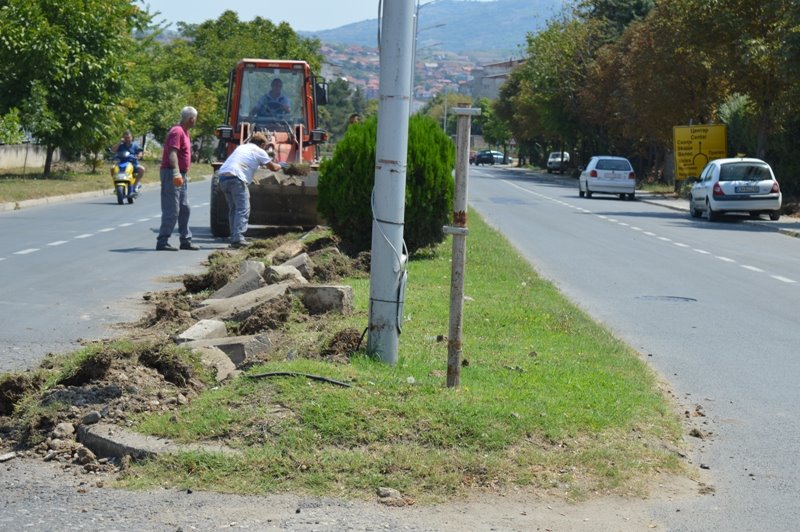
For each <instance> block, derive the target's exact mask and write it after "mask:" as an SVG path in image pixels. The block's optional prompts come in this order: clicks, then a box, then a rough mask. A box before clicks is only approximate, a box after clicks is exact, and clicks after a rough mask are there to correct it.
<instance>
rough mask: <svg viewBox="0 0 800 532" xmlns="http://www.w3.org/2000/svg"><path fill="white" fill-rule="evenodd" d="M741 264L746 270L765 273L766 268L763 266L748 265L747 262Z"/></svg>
mask: <svg viewBox="0 0 800 532" xmlns="http://www.w3.org/2000/svg"><path fill="white" fill-rule="evenodd" d="M740 266H741V267H742V268H744V269H745V270H750V271H751V272H758V273H764V270H762V269H761V268H756V267H755V266H748V265H747V264H741V265H740Z"/></svg>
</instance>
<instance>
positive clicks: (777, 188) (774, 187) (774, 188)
mask: <svg viewBox="0 0 800 532" xmlns="http://www.w3.org/2000/svg"><path fill="white" fill-rule="evenodd" d="M780 191H781V187H780V186H779V185H778V182H777V181H773V182H772V193H773V194H777V193H778V192H780Z"/></svg>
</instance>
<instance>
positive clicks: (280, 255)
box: [267, 240, 306, 264]
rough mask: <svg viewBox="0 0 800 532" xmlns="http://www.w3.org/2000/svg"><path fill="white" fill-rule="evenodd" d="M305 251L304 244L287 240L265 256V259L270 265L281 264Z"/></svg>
mask: <svg viewBox="0 0 800 532" xmlns="http://www.w3.org/2000/svg"><path fill="white" fill-rule="evenodd" d="M305 250H306V246H305V244H303V243H302V242H300V241H299V240H289V241H288V242H284V243H283V244H281V245H280V246H279V247H278V248H277V249H275V250H273V251H271V252H270V253H269V254H268V255H267V259H268V260H269V261H270V263H272V264H282V263H284V262H286V261H287V260H289V259H291V258H293V257H296V256H298V255H299V254H301V253H302V252H304V251H305Z"/></svg>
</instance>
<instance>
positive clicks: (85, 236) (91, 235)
mask: <svg viewBox="0 0 800 532" xmlns="http://www.w3.org/2000/svg"><path fill="white" fill-rule="evenodd" d="M93 236H94V235H93V234H92V233H86V234H83V235H78V236H76V237H75V240H78V239H79V238H90V237H93Z"/></svg>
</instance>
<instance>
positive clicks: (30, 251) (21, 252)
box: [14, 248, 39, 255]
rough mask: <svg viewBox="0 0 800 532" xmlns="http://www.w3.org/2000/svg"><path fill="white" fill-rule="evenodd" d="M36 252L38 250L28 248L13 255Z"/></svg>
mask: <svg viewBox="0 0 800 532" xmlns="http://www.w3.org/2000/svg"><path fill="white" fill-rule="evenodd" d="M37 251H39V248H28V249H23V250H20V251H15V252H14V255H28V254H30V253H36V252H37Z"/></svg>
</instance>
